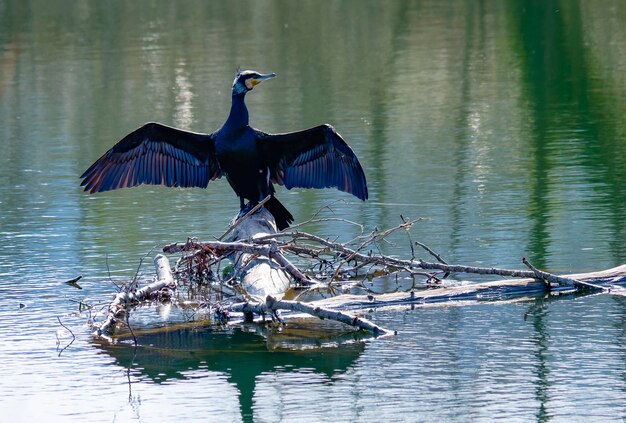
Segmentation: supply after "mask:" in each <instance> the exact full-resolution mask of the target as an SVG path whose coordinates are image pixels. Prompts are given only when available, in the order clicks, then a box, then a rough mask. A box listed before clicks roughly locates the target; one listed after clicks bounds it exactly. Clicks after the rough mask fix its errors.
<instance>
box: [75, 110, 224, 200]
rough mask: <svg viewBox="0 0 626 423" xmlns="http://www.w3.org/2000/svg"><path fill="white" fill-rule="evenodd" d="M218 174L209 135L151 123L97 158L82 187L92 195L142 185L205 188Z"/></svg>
mask: <svg viewBox="0 0 626 423" xmlns="http://www.w3.org/2000/svg"><path fill="white" fill-rule="evenodd" d="M220 176H221V170H220V166H219V163H218V162H217V158H216V156H215V142H214V140H213V137H212V135H210V134H200V133H196V132H188V131H183V130H180V129H176V128H172V127H170V126H166V125H161V124H160V123H154V122H151V123H146V124H145V125H143V126H142V127H141V128H138V129H136V130H135V131H133V132H131V133H130V134H128V135H126V136H125V137H124V138H123V139H122V140H121V141H120V142H118V143H117V144H115V145H114V146H113V147H112V148H111V149H110V150H109V151H107V152H106V153H104V154H103V155H102V157H100V158H99V159H98V160H96V162H95V163H94V164H92V165H91V166H90V167H89V169H87V170H86V171H85V173H83V174H82V175H81V178H82V179H83V181H82V182H81V186H84V187H85V191H89V192H90V193H92V194H93V193H94V192H100V191H108V190H112V189H117V188H125V187H133V186H137V185H141V184H152V185H167V186H170V187H171V186H174V187H201V188H206V186H207V185H208V183H209V181H210V180H213V179H215V178H219V177H220Z"/></svg>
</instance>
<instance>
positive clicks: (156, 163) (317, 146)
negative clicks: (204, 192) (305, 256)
mask: <svg viewBox="0 0 626 423" xmlns="http://www.w3.org/2000/svg"><path fill="white" fill-rule="evenodd" d="M274 76H276V75H275V74H273V73H270V74H265V75H264V74H260V73H258V72H255V71H250V70H246V71H237V76H236V77H235V80H234V82H233V92H232V105H231V108H230V114H229V116H228V119H227V120H226V123H224V125H223V126H222V127H221V128H220V129H218V130H217V131H215V132H213V133H212V134H202V133H196V132H189V131H183V130H181V129H176V128H172V127H170V126H165V125H162V124H160V123H155V122H151V123H146V124H145V125H143V126H142V127H141V128H138V129H136V130H135V131H133V132H131V133H130V134H128V135H126V136H125V137H124V138H122V140H121V141H119V142H118V143H117V144H115V145H114V146H113V148H111V149H110V150H109V151H107V152H106V153H104V154H103V155H102V157H100V158H99V159H98V160H97V161H96V162H95V163H94V164H92V165H91V166H90V167H89V169H87V170H86V171H85V173H83V174H82V175H81V178H82V179H83V181H82V182H81V186H84V187H85V191H89V192H90V193H92V194H93V193H95V192H101V191H108V190H112V189H117V188H125V187H133V186H137V185H141V184H153V185H166V186H170V187H201V188H206V187H207V185H208V183H209V181H212V180H214V179H216V178H220V177H222V176H226V179H227V180H228V182H229V183H230V186H231V187H232V188H233V190H234V191H235V193H236V194H237V195H238V196H239V199H240V209H241V210H242V211H243V210H244V209H245V199H248V200H250V203H249V206H250V207H251V206H254V205H256V204H258V202H259V201H261V200H262V199H264V198H265V197H266V196H268V195H271V198H270V199H269V201H268V202H266V203H265V207H266V208H267V209H268V210H269V211H270V212H271V213H272V215H273V216H274V219H275V220H276V226H277V227H278V229H279V230H282V229H285V228H287V227H288V226H289V223H291V222H293V216H292V215H291V213H289V211H288V210H287V209H286V208H285V207H284V206H283V205H282V204H281V203H280V202H279V201H278V200H277V199H276V198H275V197H274V185H273V184H279V185H284V186H285V187H286V188H287V189H291V188H294V187H300V188H328V187H335V188H337V189H339V190H341V191H345V192H348V193H350V194H352V195H354V196H356V197H357V198H359V199H361V200H365V199H367V183H366V181H365V174H364V173H363V169H362V167H361V164H360V163H359V160H358V159H357V157H356V156H355V154H354V152H353V151H352V149H351V148H350V147H349V146H348V144H346V142H345V141H344V140H343V138H341V136H340V135H339V134H338V133H337V132H336V131H335V129H334V128H333V127H332V126H330V125H327V124H325V125H320V126H316V127H314V128H310V129H305V130H304V131H298V132H290V133H285V134H266V133H265V132H262V131H259V130H257V129H254V128H252V127H251V126H250V125H249V124H248V108H247V107H246V104H245V102H244V98H245V96H246V93H247V92H248V91H251V90H252V89H253V88H254V87H255V86H256V85H257V84H259V83H260V82H261V81H264V80H266V79H270V78H273V77H274Z"/></svg>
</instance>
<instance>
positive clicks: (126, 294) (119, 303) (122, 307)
mask: <svg viewBox="0 0 626 423" xmlns="http://www.w3.org/2000/svg"><path fill="white" fill-rule="evenodd" d="M154 268H155V270H156V275H157V279H156V281H154V282H152V283H151V284H149V285H146V286H144V287H143V288H140V289H136V290H132V289H130V290H123V291H121V292H118V293H117V295H116V296H115V298H114V299H113V301H112V302H111V304H110V305H109V309H108V313H107V318H106V319H105V320H104V322H102V323H101V324H100V325H99V326H98V327H97V328H96V330H95V332H94V335H96V336H103V335H104V336H106V335H110V334H111V333H112V332H113V331H114V329H115V323H116V322H118V321H120V320H122V318H123V317H124V316H125V314H126V313H127V312H128V308H129V306H130V305H132V304H135V303H139V302H142V301H147V300H149V299H150V297H151V296H152V295H153V294H154V293H155V292H158V291H160V290H162V289H163V288H170V289H174V288H175V287H176V282H175V281H174V277H173V276H172V270H171V268H170V262H169V260H168V259H167V257H165V256H164V255H163V254H157V255H156V257H154Z"/></svg>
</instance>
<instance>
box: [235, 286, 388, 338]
mask: <svg viewBox="0 0 626 423" xmlns="http://www.w3.org/2000/svg"><path fill="white" fill-rule="evenodd" d="M230 310H231V311H235V312H237V311H238V312H244V313H245V312H253V313H258V314H260V313H265V312H268V311H270V312H271V311H273V310H289V311H294V312H300V313H307V314H310V315H312V316H315V317H319V318H320V319H329V320H336V321H338V322H341V323H345V324H348V325H351V326H355V327H357V328H359V329H364V330H368V331H371V332H373V333H374V334H375V335H383V336H384V335H393V334H396V332H393V331H390V330H388V329H385V328H383V327H381V326H378V325H377V324H375V323H373V322H371V321H370V320H368V319H365V318H363V317H357V316H354V315H352V314H349V313H345V312H341V311H336V310H332V309H329V308H325V307H320V306H315V305H310V304H306V303H302V302H299V301H286V300H276V298H274V297H272V296H270V295H268V296H267V298H266V300H265V303H239V304H234V305H232V306H231V307H230Z"/></svg>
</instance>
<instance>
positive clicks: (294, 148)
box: [257, 125, 367, 200]
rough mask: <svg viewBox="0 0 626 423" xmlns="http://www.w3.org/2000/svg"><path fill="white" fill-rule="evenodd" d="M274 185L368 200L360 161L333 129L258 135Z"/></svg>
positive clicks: (262, 133)
mask: <svg viewBox="0 0 626 423" xmlns="http://www.w3.org/2000/svg"><path fill="white" fill-rule="evenodd" d="M257 134H258V138H259V143H260V148H261V151H262V152H263V154H264V155H265V158H266V160H267V163H268V164H269V168H270V178H271V180H272V182H274V183H277V184H280V185H284V186H285V187H286V188H287V189H291V188H293V187H300V188H330V187H335V188H337V189H339V190H340V191H344V192H347V193H350V194H352V195H354V196H355V197H357V198H359V199H361V200H365V199H367V182H366V180H365V174H364V173H363V168H362V167H361V163H359V159H358V158H357V157H356V155H355V154H354V152H353V151H352V149H351V148H350V147H349V146H348V144H346V142H345V141H344V139H343V138H341V136H340V135H339V134H338V133H337V131H335V129H334V128H333V127H332V126H330V125H320V126H316V127H314V128H310V129H305V130H304V131H298V132H290V133H286V134H266V133H264V132H260V131H257Z"/></svg>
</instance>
